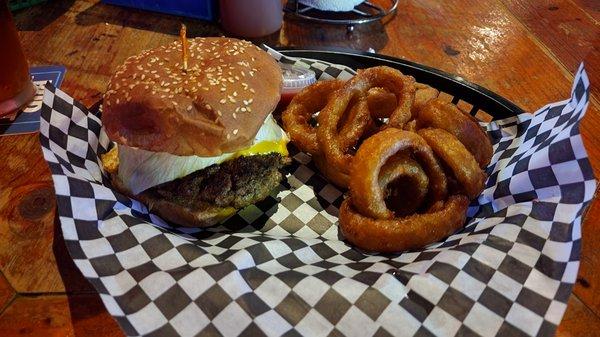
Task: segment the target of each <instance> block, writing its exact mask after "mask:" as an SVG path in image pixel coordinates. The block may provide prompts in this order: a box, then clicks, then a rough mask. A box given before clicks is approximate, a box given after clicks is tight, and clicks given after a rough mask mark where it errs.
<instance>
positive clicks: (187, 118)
mask: <svg viewBox="0 0 600 337" xmlns="http://www.w3.org/2000/svg"><path fill="white" fill-rule="evenodd" d="M184 41H185V42H187V43H184V44H183V48H182V43H181V42H174V43H172V44H171V45H167V46H162V47H159V48H157V49H153V50H149V51H145V52H143V53H142V54H140V55H138V56H134V57H131V58H129V59H127V60H126V61H125V63H124V64H123V65H122V66H121V67H120V68H119V69H118V70H117V72H116V74H115V75H114V76H113V78H112V79H111V81H110V84H109V87H108V90H107V92H106V94H105V96H104V106H103V112H102V123H103V125H104V127H105V129H106V133H107V135H108V137H109V138H110V139H111V140H112V141H113V142H114V143H115V145H116V146H115V147H113V148H112V149H111V151H109V152H108V153H107V154H106V155H104V156H103V157H102V161H103V166H104V168H105V169H106V171H108V172H109V173H110V176H111V180H112V182H113V186H114V187H115V188H116V189H117V190H119V191H121V192H123V193H124V194H127V195H129V196H132V197H135V198H137V199H139V200H140V201H142V202H144V203H145V204H146V205H147V206H148V208H149V209H150V210H151V211H152V212H154V213H156V214H158V215H160V216H161V217H163V218H164V219H166V220H169V221H171V222H173V223H176V224H179V225H183V226H209V225H213V224H215V223H217V222H218V221H220V220H222V219H224V218H226V217H228V216H230V215H231V214H233V213H234V212H235V211H236V210H237V209H240V208H242V207H244V206H247V205H250V204H252V203H255V202H257V201H260V200H262V199H264V198H265V197H267V196H268V195H269V193H270V191H272V190H273V189H274V188H275V187H277V186H278V185H279V182H280V181H281V179H282V174H281V172H280V169H281V168H282V166H283V165H285V164H286V163H287V162H288V161H289V159H288V157H287V155H288V153H287V149H286V144H287V142H288V137H287V135H286V134H285V132H284V131H283V130H282V129H281V128H280V127H279V126H278V125H277V123H276V122H275V120H274V119H273V117H272V116H271V112H272V111H273V110H274V109H275V107H276V106H277V103H278V101H279V95H280V91H281V86H282V75H281V69H280V67H279V66H278V64H277V62H275V60H273V58H272V57H270V56H269V55H268V54H267V53H266V52H264V51H263V50H261V49H260V48H258V47H256V46H254V45H253V44H251V43H250V42H247V41H240V40H236V39H230V38H196V39H191V40H184ZM186 44H187V46H186ZM186 47H187V48H186ZM184 48H185V50H186V51H187V53H188V55H189V56H188V57H186V58H185V62H184V61H183V60H184V59H183V58H182V50H184ZM184 63H186V64H185V65H184Z"/></svg>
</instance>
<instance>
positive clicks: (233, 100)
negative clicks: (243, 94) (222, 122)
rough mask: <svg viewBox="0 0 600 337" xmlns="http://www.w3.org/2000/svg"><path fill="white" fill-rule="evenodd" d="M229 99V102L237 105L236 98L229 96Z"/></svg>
mask: <svg viewBox="0 0 600 337" xmlns="http://www.w3.org/2000/svg"><path fill="white" fill-rule="evenodd" d="M227 97H228V98H229V101H230V102H231V103H235V102H236V100H235V98H233V97H231V96H227Z"/></svg>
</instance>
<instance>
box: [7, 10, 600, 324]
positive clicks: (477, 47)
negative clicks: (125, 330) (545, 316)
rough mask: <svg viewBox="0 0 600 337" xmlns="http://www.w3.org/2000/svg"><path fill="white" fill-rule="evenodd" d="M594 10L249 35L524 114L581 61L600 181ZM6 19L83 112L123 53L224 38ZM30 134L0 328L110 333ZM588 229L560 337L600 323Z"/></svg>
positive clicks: (17, 184) (16, 154)
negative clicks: (350, 58) (71, 248)
mask: <svg viewBox="0 0 600 337" xmlns="http://www.w3.org/2000/svg"><path fill="white" fill-rule="evenodd" d="M554 7H556V9H555V8H554ZM599 13H600V4H599V2H598V1H594V0H556V1H552V2H550V1H535V2H532V1H526V0H490V1H478V0H456V1H444V2H442V1H434V0H424V1H423V0H408V1H401V2H400V5H399V8H398V14H397V15H396V16H395V17H393V18H392V19H390V20H386V21H385V22H384V23H385V24H382V23H374V24H369V25H364V26H357V27H356V29H355V30H354V31H353V32H352V33H351V34H350V33H348V32H347V30H346V28H345V27H336V26H328V25H313V24H308V23H306V22H304V21H299V20H296V19H293V18H289V17H288V18H286V20H285V21H284V24H283V26H282V29H281V31H279V32H277V33H274V34H272V35H270V36H266V37H264V38H260V39H256V40H255V42H256V43H262V42H264V43H268V44H270V45H275V46H297V47H311V46H326V47H331V46H335V47H344V48H352V49H358V50H373V51H377V52H379V53H382V54H386V55H391V56H395V57H402V58H405V59H408V60H411V61H415V62H418V63H422V64H425V65H429V66H432V67H436V68H439V69H442V70H445V71H448V72H451V73H455V74H458V75H460V76H462V77H464V78H465V79H467V80H470V81H473V82H475V83H478V84H480V85H483V86H485V87H487V88H489V89H491V90H492V91H495V92H497V93H498V94H500V95H502V96H504V97H506V98H508V99H510V100H512V101H513V102H515V103H516V104H518V105H520V106H521V107H522V108H524V109H526V110H527V111H531V112H533V111H535V110H536V109H537V108H539V107H541V106H542V105H544V104H546V103H549V102H553V101H556V100H561V99H564V98H567V97H568V96H569V91H570V87H571V81H572V79H573V72H574V71H575V70H576V68H577V66H578V65H579V63H580V62H581V61H585V62H586V67H587V70H588V74H589V75H590V78H591V79H592V86H593V88H594V91H593V92H594V95H593V99H592V103H591V104H590V106H589V109H588V113H587V115H586V117H585V119H584V121H583V123H582V125H581V132H582V135H583V139H584V143H585V146H586V149H587V151H588V154H589V156H590V160H591V163H592V166H593V168H594V172H595V174H596V175H597V176H600V134H599V132H598V130H600V116H599V112H600V105H599V103H598V102H599V101H600V96H599V95H600V91H598V88H599V86H598V83H599V81H600V73H599V72H600V59H599V55H598V20H599V17H600V15H599ZM15 22H16V24H17V28H18V29H19V31H20V37H21V39H22V42H23V47H24V49H25V53H26V55H27V57H28V59H29V61H30V63H31V64H33V65H42V64H62V65H64V66H66V68H67V69H68V70H67V74H66V77H65V80H64V82H63V85H62V89H63V90H64V91H66V92H67V93H69V94H70V95H71V96H73V97H74V98H76V99H78V100H80V101H81V102H82V103H84V104H85V105H88V106H91V105H93V104H94V103H96V102H97V101H98V100H99V99H100V98H101V95H102V93H103V92H104V91H105V89H106V86H107V84H108V80H109V78H110V76H111V74H112V73H113V72H114V70H115V69H116V67H117V66H118V65H119V64H121V62H123V61H124V59H125V58H126V57H128V56H130V55H133V54H137V53H139V52H140V51H142V50H144V49H148V48H153V47H156V46H159V45H161V44H165V43H168V42H170V41H172V40H173V39H176V37H177V33H178V27H179V24H180V22H184V23H186V24H187V26H188V34H189V36H216V35H222V34H224V32H223V31H222V30H221V29H220V28H219V27H218V26H217V25H215V24H211V23H207V22H203V21H197V20H191V19H187V18H181V17H174V16H169V15H164V14H158V13H150V12H144V11H139V10H134V9H126V8H122V7H117V6H111V5H105V4H102V3H100V2H98V1H97V0H53V1H48V2H47V3H46V4H43V5H39V6H35V7H32V8H30V9H27V10H23V11H20V12H18V13H16V15H15ZM37 137H38V136H37V135H35V134H34V135H23V136H14V137H3V138H0V158H2V159H3V160H2V164H0V165H1V166H0V167H1V168H2V174H0V186H2V188H0V270H1V271H2V273H3V275H4V276H5V279H4V278H2V277H0V310H3V311H2V313H1V314H0V336H12V335H45V336H48V335H50V336H64V335H68V336H104V335H120V334H121V333H120V331H119V330H118V327H117V325H116V323H115V322H114V321H113V320H112V318H111V317H110V315H109V314H108V313H107V312H106V310H105V309H104V308H103V306H102V303H101V302H100V300H99V298H98V296H97V295H96V294H95V292H94V291H93V289H92V288H91V287H90V285H89V284H88V283H87V282H86V281H85V280H84V279H83V277H82V276H81V274H80V273H79V271H78V270H77V269H76V268H75V266H74V264H73V262H72V261H71V259H70V258H69V256H68V253H67V251H66V248H65V245H64V240H63V239H62V236H61V234H60V233H61V231H60V228H59V226H60V223H59V222H58V219H57V218H56V213H55V201H54V198H53V193H54V192H53V187H52V181H51V177H50V173H49V170H48V168H47V166H46V164H45V162H44V160H43V158H42V154H41V150H40V145H39V141H38V138H37ZM598 223H600V205H598V202H597V201H594V202H593V204H592V206H591V208H590V209H589V211H588V213H587V216H586V218H585V221H584V223H583V236H584V240H583V251H582V256H581V259H582V262H581V268H580V273H579V280H578V284H577V285H576V287H575V292H574V295H573V296H572V298H571V301H570V303H569V306H568V308H567V312H566V314H565V318H564V320H563V323H562V324H561V326H560V328H559V330H558V332H557V335H559V336H585V334H586V333H588V332H589V331H596V330H597V329H596V328H595V327H598V325H599V324H600V319H599V318H598V315H599V314H600V290H599V289H600V272H599V270H600V253H599V252H600V240H599V239H598V235H599V234H598V233H599V230H598V225H597V224H598ZM15 294H16V295H15ZM15 296H16V297H15ZM1 308H4V309H1ZM592 328H593V329H595V330H590V329H592ZM588 335H590V334H589V333H588Z"/></svg>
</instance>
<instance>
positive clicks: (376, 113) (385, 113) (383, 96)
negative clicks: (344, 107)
mask: <svg viewBox="0 0 600 337" xmlns="http://www.w3.org/2000/svg"><path fill="white" fill-rule="evenodd" d="M367 102H368V104H369V111H370V112H371V117H373V118H388V117H390V115H391V114H392V111H394V109H395V108H396V105H397V104H398V100H397V99H396V95H394V94H393V93H391V92H389V91H387V90H386V89H385V88H382V87H373V88H371V89H369V90H368V91H367Z"/></svg>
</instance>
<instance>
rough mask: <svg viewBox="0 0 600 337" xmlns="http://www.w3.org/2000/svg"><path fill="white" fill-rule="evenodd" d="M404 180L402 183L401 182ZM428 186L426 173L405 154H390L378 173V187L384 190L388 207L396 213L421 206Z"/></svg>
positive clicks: (402, 212) (414, 210) (407, 211)
mask: <svg viewBox="0 0 600 337" xmlns="http://www.w3.org/2000/svg"><path fill="white" fill-rule="evenodd" d="M402 182H404V184H401V183H402ZM428 187H429V178H428V177H427V174H426V173H425V171H424V170H423V168H422V167H421V165H419V163H417V161H415V160H414V159H412V158H410V157H409V156H406V155H396V156H392V157H391V158H390V159H389V160H388V161H387V162H386V163H385V164H383V166H382V167H381V171H380V173H379V188H381V190H382V191H384V200H385V201H386V205H387V207H388V209H390V210H392V211H393V212H394V213H395V214H396V215H406V214H411V213H414V212H416V211H417V210H418V208H419V207H420V206H421V204H422V203H423V201H424V200H425V197H426V196H427V190H428Z"/></svg>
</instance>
